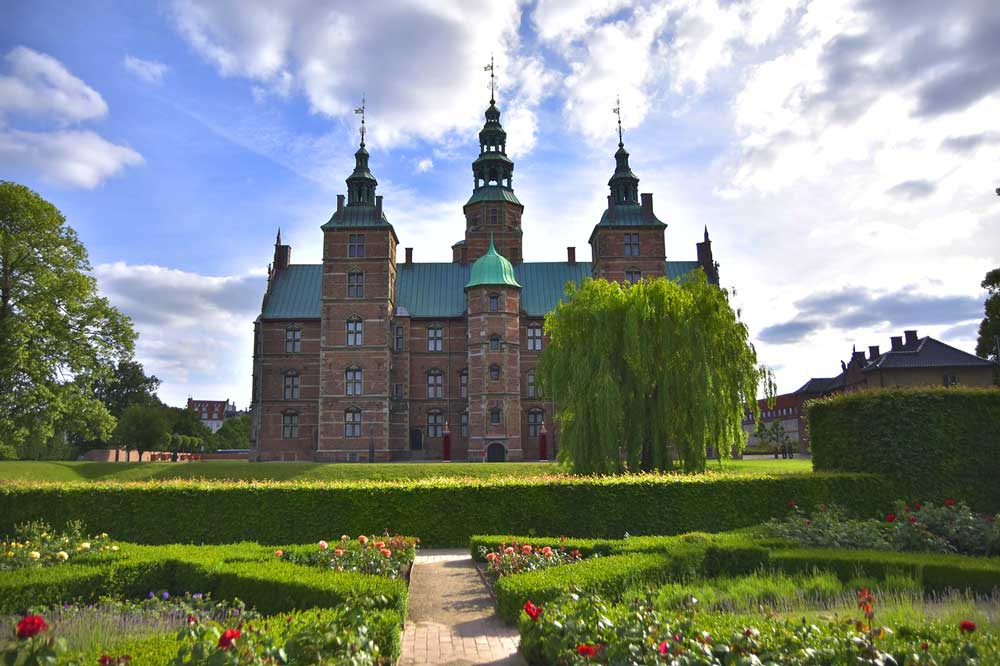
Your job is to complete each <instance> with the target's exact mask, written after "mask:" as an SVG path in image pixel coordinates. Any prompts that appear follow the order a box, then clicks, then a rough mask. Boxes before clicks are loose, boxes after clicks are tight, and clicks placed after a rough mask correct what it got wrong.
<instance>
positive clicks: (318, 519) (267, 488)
mask: <svg viewBox="0 0 1000 666" xmlns="http://www.w3.org/2000/svg"><path fill="white" fill-rule="evenodd" d="M897 497H899V494H898V493H897V492H895V491H894V489H893V488H892V487H891V484H888V483H885V482H884V481H883V480H881V479H879V478H878V477H875V476H871V475H864V474H849V475H844V474H803V475H786V476H781V477H771V476H736V475H726V474H712V475H702V476H697V477H686V476H680V475H675V476H657V475H636V476H627V477H610V478H588V477H583V478H557V479H509V478H508V479H488V480H477V481H471V482H470V481H469V480H463V479H433V480H423V481H405V482H388V483H387V482H378V483H375V482H340V483H317V482H294V483H232V482H190V481H174V482H162V481H157V482H149V483H138V484H123V483H71V484H37V483H34V484H27V483H16V484H4V485H2V486H0V533H5V532H9V531H10V529H11V528H12V527H13V526H14V525H15V524H16V523H22V522H25V521H28V520H35V519H44V520H47V521H49V522H50V523H52V524H54V525H57V526H58V525H61V524H62V523H64V522H65V521H66V520H70V519H74V518H78V519H82V520H86V521H87V524H88V526H89V527H91V528H92V529H99V530H102V531H105V532H108V533H110V534H111V536H112V537H113V538H115V539H121V540H123V541H130V542H136V543H149V544H163V543H177V542H188V543H232V542H236V541H243V540H254V541H258V542H260V543H267V544H282V543H292V542H302V541H312V542H316V541H318V540H320V539H327V540H329V541H331V542H332V541H334V540H336V539H338V538H339V537H340V535H341V534H344V533H346V534H350V535H352V536H353V535H357V534H360V533H362V532H365V533H367V532H370V531H372V530H375V531H379V532H381V531H382V530H388V531H389V532H390V533H394V532H398V533H401V534H410V535H414V536H419V537H421V539H422V542H423V544H424V545H430V546H460V547H464V546H466V545H467V544H468V539H469V536H471V534H472V533H473V531H474V530H476V529H479V530H482V529H483V527H484V526H486V527H488V528H489V529H490V530H491V531H493V532H494V533H499V534H503V533H511V534H542V535H552V536H555V535H560V534H564V535H566V536H567V537H570V538H595V539H604V538H621V537H622V536H623V535H624V534H626V533H629V534H633V535H643V534H683V533H685V532H690V531H692V530H711V531H723V530H732V529H736V528H740V527H747V526H750V525H755V524H757V523H759V522H760V521H761V520H765V519H767V518H770V517H774V516H780V515H783V514H784V512H785V511H786V510H787V504H788V501H789V499H793V498H794V499H795V500H796V501H797V502H799V504H800V505H802V506H817V505H819V504H823V503H826V504H830V503H836V504H839V505H841V506H843V507H845V508H846V509H847V510H848V511H849V512H850V513H851V515H861V516H870V515H872V514H873V513H875V512H884V511H885V510H888V508H889V507H891V505H892V501H893V500H894V499H895V498H897ZM178 507H183V510H179V509H178ZM441 516H447V517H448V519H447V520H441ZM581 550H582V549H581Z"/></svg>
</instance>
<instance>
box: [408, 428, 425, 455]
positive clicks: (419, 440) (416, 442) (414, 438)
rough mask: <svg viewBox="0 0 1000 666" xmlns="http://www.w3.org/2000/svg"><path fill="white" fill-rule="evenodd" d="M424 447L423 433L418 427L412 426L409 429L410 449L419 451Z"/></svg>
mask: <svg viewBox="0 0 1000 666" xmlns="http://www.w3.org/2000/svg"><path fill="white" fill-rule="evenodd" d="M422 448H424V433H423V432H422V431H421V430H420V428H414V429H413V430H411V431H410V450H411V451H419V450H420V449H422Z"/></svg>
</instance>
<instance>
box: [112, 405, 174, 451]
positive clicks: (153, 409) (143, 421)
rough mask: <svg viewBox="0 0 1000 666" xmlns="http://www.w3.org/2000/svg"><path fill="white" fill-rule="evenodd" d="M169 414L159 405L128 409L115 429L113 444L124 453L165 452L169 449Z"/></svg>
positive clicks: (133, 406)
mask: <svg viewBox="0 0 1000 666" xmlns="http://www.w3.org/2000/svg"><path fill="white" fill-rule="evenodd" d="M170 425H171V423H170V414H169V412H168V411H167V410H166V409H164V408H163V407H162V406H160V405H143V404H135V405H132V406H130V407H128V408H127V409H126V410H125V413H124V414H122V416H121V418H120V419H118V425H117V426H116V427H115V432H114V438H113V440H114V442H115V443H116V444H117V445H118V446H120V447H121V448H123V449H125V450H126V451H130V450H136V451H139V452H140V454H141V453H142V452H143V451H165V450H167V449H169V448H170V430H171V428H170Z"/></svg>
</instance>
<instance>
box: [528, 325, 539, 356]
mask: <svg viewBox="0 0 1000 666" xmlns="http://www.w3.org/2000/svg"><path fill="white" fill-rule="evenodd" d="M528 351H542V327H541V326H539V325H538V324H530V325H529V326H528Z"/></svg>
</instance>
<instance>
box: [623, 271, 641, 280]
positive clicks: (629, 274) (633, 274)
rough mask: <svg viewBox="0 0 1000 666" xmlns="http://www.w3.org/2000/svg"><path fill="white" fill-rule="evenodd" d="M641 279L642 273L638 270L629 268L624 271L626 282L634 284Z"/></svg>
mask: <svg viewBox="0 0 1000 666" xmlns="http://www.w3.org/2000/svg"><path fill="white" fill-rule="evenodd" d="M641 279H642V271H640V270H639V269H638V268H630V269H628V270H627V271H625V281H626V282H632V283H635V282H638V281H639V280H641Z"/></svg>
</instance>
